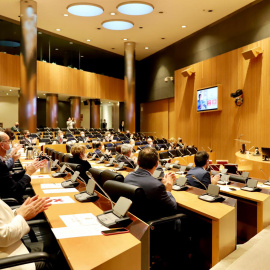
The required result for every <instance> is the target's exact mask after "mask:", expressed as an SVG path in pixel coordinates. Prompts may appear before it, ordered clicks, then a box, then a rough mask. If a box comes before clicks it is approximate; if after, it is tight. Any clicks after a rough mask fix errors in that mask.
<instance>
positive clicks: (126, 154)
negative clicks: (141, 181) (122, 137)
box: [117, 144, 136, 169]
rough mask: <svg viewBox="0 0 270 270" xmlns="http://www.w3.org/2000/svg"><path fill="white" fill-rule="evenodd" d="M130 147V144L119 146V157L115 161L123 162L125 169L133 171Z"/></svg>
mask: <svg viewBox="0 0 270 270" xmlns="http://www.w3.org/2000/svg"><path fill="white" fill-rule="evenodd" d="M132 149H133V148H132V146H131V145H130V144H123V145H122V146H121V154H122V155H121V156H119V158H118V159H117V162H118V163H120V162H124V163H125V166H126V167H129V168H132V169H135V167H136V165H135V161H136V160H135V159H132V158H131V156H132Z"/></svg>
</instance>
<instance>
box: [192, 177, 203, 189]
mask: <svg viewBox="0 0 270 270" xmlns="http://www.w3.org/2000/svg"><path fill="white" fill-rule="evenodd" d="M191 177H192V178H193V179H195V180H196V181H198V182H199V183H200V184H201V185H202V186H204V188H205V190H207V188H206V186H205V184H203V183H202V182H201V181H200V180H199V179H197V177H196V176H195V175H191Z"/></svg>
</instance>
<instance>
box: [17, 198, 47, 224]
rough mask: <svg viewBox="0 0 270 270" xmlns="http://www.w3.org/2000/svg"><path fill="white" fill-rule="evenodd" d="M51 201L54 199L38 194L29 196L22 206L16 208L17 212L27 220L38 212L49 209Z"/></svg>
mask: <svg viewBox="0 0 270 270" xmlns="http://www.w3.org/2000/svg"><path fill="white" fill-rule="evenodd" d="M51 201H52V200H51V199H50V198H48V197H46V198H38V195H36V196H34V197H32V198H30V197H28V198H27V200H26V201H25V202H24V203H23V204H22V206H21V207H20V208H18V209H17V210H16V212H17V214H18V215H21V216H22V217H23V218H24V219H25V220H30V219H32V218H33V217H35V216H36V215H37V214H39V213H41V212H43V211H45V210H47V209H48V208H49V207H50V206H51V203H50V202H51Z"/></svg>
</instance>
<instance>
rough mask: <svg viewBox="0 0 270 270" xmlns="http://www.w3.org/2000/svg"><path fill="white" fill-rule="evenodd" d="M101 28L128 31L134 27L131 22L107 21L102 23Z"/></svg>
mask: <svg viewBox="0 0 270 270" xmlns="http://www.w3.org/2000/svg"><path fill="white" fill-rule="evenodd" d="M102 26H103V27H104V28H106V29H109V30H128V29H130V28H132V27H133V26H134V24H133V22H130V21H124V20H109V21H105V22H103V23H102Z"/></svg>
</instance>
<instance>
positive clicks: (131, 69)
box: [124, 42, 135, 132]
mask: <svg viewBox="0 0 270 270" xmlns="http://www.w3.org/2000/svg"><path fill="white" fill-rule="evenodd" d="M124 82H125V119H124V120H125V130H130V132H134V131H135V42H125V79H124Z"/></svg>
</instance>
